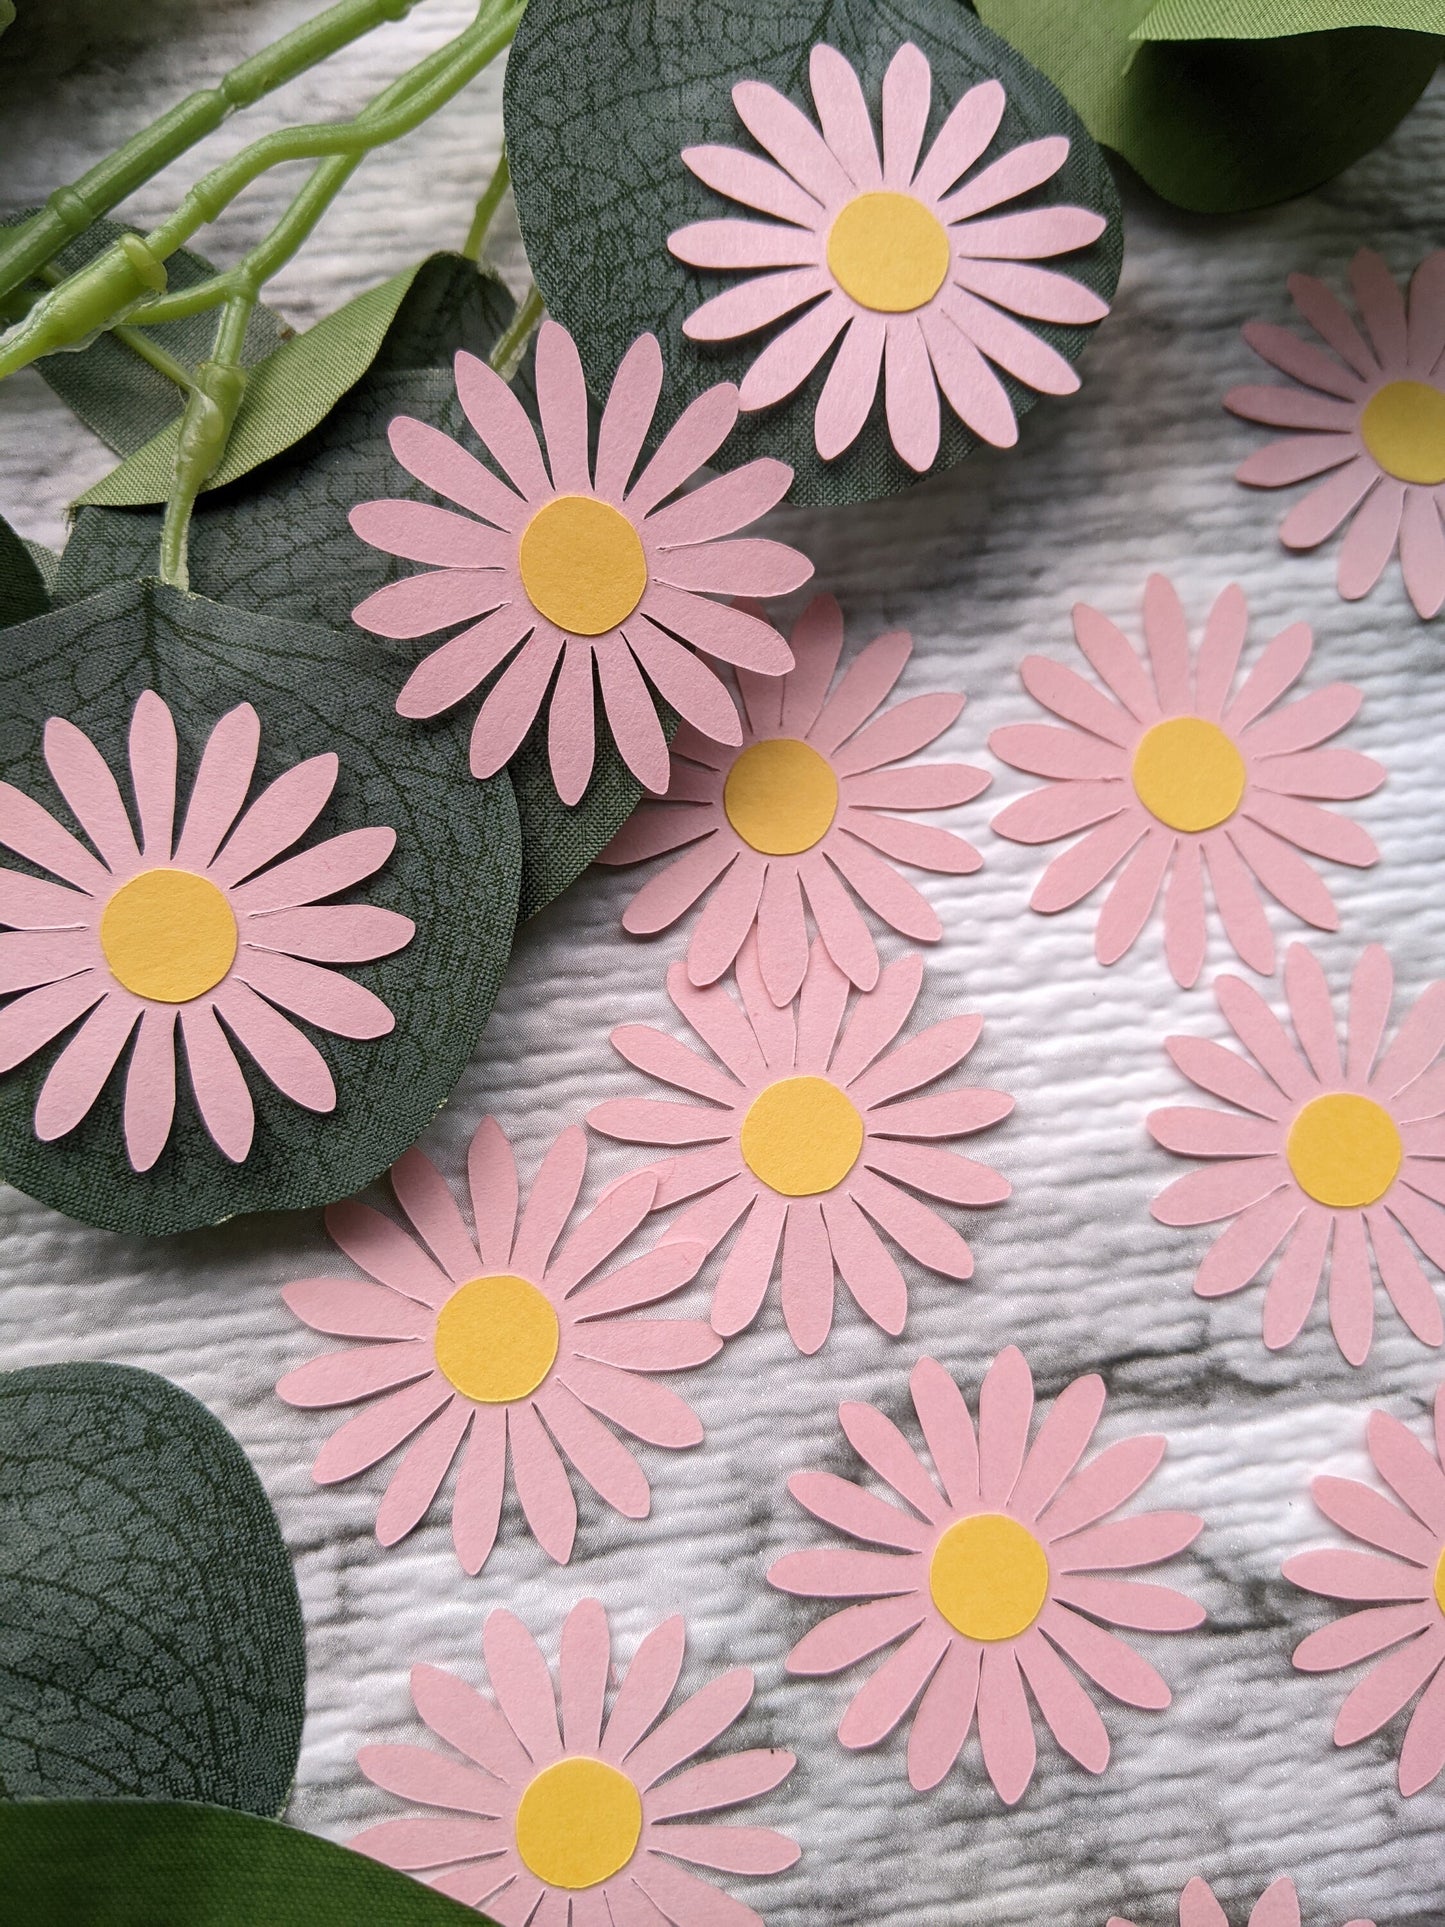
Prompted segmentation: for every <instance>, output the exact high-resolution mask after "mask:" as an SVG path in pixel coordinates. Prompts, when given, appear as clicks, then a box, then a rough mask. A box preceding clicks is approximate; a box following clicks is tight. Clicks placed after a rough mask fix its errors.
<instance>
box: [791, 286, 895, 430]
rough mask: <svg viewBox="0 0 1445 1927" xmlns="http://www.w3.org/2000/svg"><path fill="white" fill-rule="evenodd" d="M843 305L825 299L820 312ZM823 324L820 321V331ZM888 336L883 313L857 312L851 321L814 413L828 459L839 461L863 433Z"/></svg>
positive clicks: (832, 309) (876, 387) (876, 389)
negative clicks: (845, 450) (839, 457)
mask: <svg viewBox="0 0 1445 1927" xmlns="http://www.w3.org/2000/svg"><path fill="white" fill-rule="evenodd" d="M840 305H841V304H830V303H824V305H823V309H821V310H819V311H818V312H820V313H822V312H825V311H826V312H828V313H831V314H834V315H836V313H837V311H838V306H840ZM823 325H824V324H823V323H822V322H819V323H818V324H817V329H818V331H819V332H821V330H822V327H823ZM810 338H811V337H810ZM887 340H888V327H887V324H886V322H885V321H884V319H883V317H882V316H881V315H875V314H855V315H854V316H853V317H852V319H851V321H850V322H849V324H848V327H847V329H846V331H845V332H844V335H843V339H842V341H841V342H840V343H839V345H838V352H837V354H836V355H835V356H834V357H833V365H832V367H831V368H830V369H829V370H828V378H827V380H826V381H825V382H824V383H823V392H822V394H821V395H819V397H818V405H817V408H816V409H815V410H814V413H813V439H814V442H815V444H816V446H817V450H818V453H819V455H820V456H821V457H822V459H823V460H824V461H825V462H831V461H835V460H836V459H837V457H838V456H839V455H841V454H842V453H843V451H844V449H847V448H851V447H852V446H853V443H854V442H855V441H856V440H857V439H858V436H859V435H860V434H861V432H862V429H863V424H864V423H865V422H866V421H867V419H868V416H869V413H870V411H871V410H872V407H873V402H874V399H875V397H876V396H877V393H878V377H879V374H880V372H881V370H882V366H883V350H884V346H885V344H886V343H887ZM821 352H822V351H820V354H821ZM815 365H816V364H815Z"/></svg>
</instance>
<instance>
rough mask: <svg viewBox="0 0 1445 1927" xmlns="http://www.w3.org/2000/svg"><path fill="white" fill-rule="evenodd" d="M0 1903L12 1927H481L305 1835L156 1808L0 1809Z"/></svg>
mask: <svg viewBox="0 0 1445 1927" xmlns="http://www.w3.org/2000/svg"><path fill="white" fill-rule="evenodd" d="M0 1893H3V1894H4V1895H5V1897H6V1901H7V1904H8V1905H9V1906H12V1907H13V1908H14V1910H15V1912H14V1918H15V1921H16V1927H21V1923H22V1922H23V1927H492V1923H491V1922H490V1921H489V1919H488V1918H487V1916H486V1915H484V1914H479V1913H477V1912H476V1911H474V1910H473V1909H472V1908H470V1907H463V1906H462V1905H460V1903H459V1902H457V1901H455V1900H448V1899H447V1898H446V1897H445V1896H444V1895H442V1894H439V1893H434V1892H433V1891H432V1889H431V1888H430V1887H425V1886H423V1885H422V1884H421V1882H420V1881H419V1880H413V1879H410V1878H408V1876H407V1875H406V1874H402V1873H393V1872H392V1870H391V1868H390V1867H383V1866H380V1865H378V1863H377V1862H376V1861H374V1860H368V1859H366V1858H365V1857H364V1856H363V1855H361V1854H359V1853H352V1852H350V1851H349V1850H348V1849H347V1848H345V1847H337V1846H333V1845H332V1844H331V1842H330V1841H329V1840H320V1839H318V1838H317V1837H316V1836H315V1834H310V1833H300V1832H298V1831H297V1830H296V1829H295V1828H294V1827H285V1826H280V1825H278V1823H277V1822H276V1821H274V1820H257V1819H254V1818H253V1817H252V1816H250V1815H249V1814H244V1813H229V1812H227V1811H226V1810H225V1809H224V1808H221V1807H211V1806H180V1805H172V1804H168V1803H162V1802H159V1801H121V1800H84V1801H72V1800H42V1801H34V1802H28V1803H27V1804H25V1805H23V1806H18V1807H9V1808H0Z"/></svg>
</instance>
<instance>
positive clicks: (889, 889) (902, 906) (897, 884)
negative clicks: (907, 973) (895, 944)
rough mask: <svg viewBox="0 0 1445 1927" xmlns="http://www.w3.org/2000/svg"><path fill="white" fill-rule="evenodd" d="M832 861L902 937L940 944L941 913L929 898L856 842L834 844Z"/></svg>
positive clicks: (844, 840) (840, 839)
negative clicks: (939, 918) (939, 916)
mask: <svg viewBox="0 0 1445 1927" xmlns="http://www.w3.org/2000/svg"><path fill="white" fill-rule="evenodd" d="M828 860H829V861H830V862H831V863H832V864H833V865H834V866H835V867H836V868H837V869H838V870H839V871H841V872H842V875H843V877H844V878H845V880H846V881H847V882H848V883H849V884H850V885H851V886H852V888H853V889H854V890H856V891H857V893H858V895H859V896H860V897H861V898H862V899H863V901H864V902H865V903H866V904H867V905H868V908H869V909H870V910H872V911H873V912H874V913H875V914H876V915H877V916H879V917H881V918H882V919H883V921H884V922H885V923H886V924H887V925H888V926H889V928H890V929H893V930H896V931H897V932H898V933H899V935H900V936H904V937H911V938H913V940H914V941H915V942H917V943H936V942H937V941H938V939H939V938H940V937H941V936H942V935H943V926H942V924H941V923H940V922H939V920H938V913H937V911H936V910H935V909H934V908H933V906H932V904H931V903H929V901H928V900H927V898H926V897H924V896H922V895H920V893H919V892H918V891H917V890H915V889H914V887H913V885H912V884H911V883H908V882H906V881H905V880H904V879H903V878H902V877H901V876H899V874H898V872H897V871H896V870H894V869H892V868H891V867H890V866H889V865H888V864H886V863H884V862H883V861H882V860H881V859H880V858H879V857H876V856H875V855H874V854H873V852H872V851H871V850H869V849H868V848H866V847H865V846H864V845H863V844H862V843H860V842H858V841H857V840H856V839H852V838H849V837H847V836H846V835H845V836H840V837H838V838H837V839H836V840H835V841H833V842H832V843H830V845H829V848H828Z"/></svg>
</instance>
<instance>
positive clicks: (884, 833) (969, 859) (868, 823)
mask: <svg viewBox="0 0 1445 1927" xmlns="http://www.w3.org/2000/svg"><path fill="white" fill-rule="evenodd" d="M842 827H843V828H844V829H845V830H846V831H847V832H848V833H849V834H850V835H852V836H856V837H861V838H862V840H863V841H864V842H865V843H868V844H871V845H872V847H873V848H874V849H875V850H880V851H882V853H883V855H884V856H888V857H892V858H893V859H894V861H895V862H898V863H910V864H912V865H913V866H914V867H915V868H916V869H919V870H932V871H935V872H936V873H937V874H938V875H939V876H971V875H972V874H973V872H974V871H975V870H978V869H981V868H982V866H983V858H982V857H981V856H980V855H979V853H978V851H977V850H976V849H975V848H974V847H973V845H972V844H971V843H969V842H966V841H965V840H964V838H963V837H961V836H955V835H954V833H953V832H952V830H940V829H935V828H934V827H933V825H932V824H928V823H901V822H899V820H898V819H897V817H893V816H879V815H874V814H873V813H872V812H871V811H866V810H850V811H849V812H848V814H847V815H846V817H845V818H844V821H843V826H842Z"/></svg>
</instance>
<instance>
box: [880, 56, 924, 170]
mask: <svg viewBox="0 0 1445 1927" xmlns="http://www.w3.org/2000/svg"><path fill="white" fill-rule="evenodd" d="M932 100H933V72H932V69H931V68H930V67H929V64H928V59H927V56H926V55H925V54H924V53H923V51H922V50H921V48H918V47H916V46H914V44H913V42H912V41H911V40H905V41H904V43H903V45H902V46H901V47H900V48H899V49H898V51H897V53H896V54H894V56H893V58H892V59H891V60H890V61H889V63H888V68H887V71H886V72H885V73H884V75H883V99H882V108H883V178H884V179H885V180H886V181H887V183H888V185H889V186H890V187H893V188H898V189H905V188H907V187H908V186H909V184H910V183H911V182H912V179H913V170H914V168H915V167H916V166H917V164H918V150H919V148H920V147H921V145H922V143H923V135H924V132H925V130H926V128H927V126H928V112H929V108H930V106H931V104H932Z"/></svg>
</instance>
